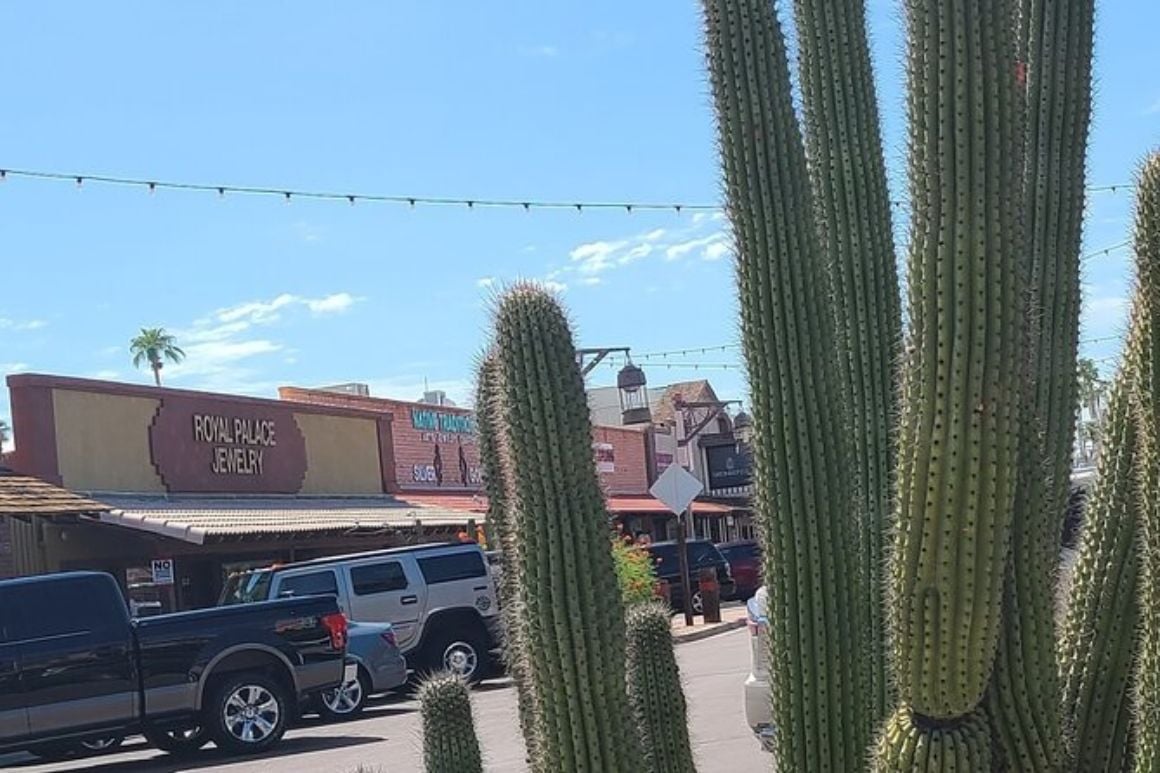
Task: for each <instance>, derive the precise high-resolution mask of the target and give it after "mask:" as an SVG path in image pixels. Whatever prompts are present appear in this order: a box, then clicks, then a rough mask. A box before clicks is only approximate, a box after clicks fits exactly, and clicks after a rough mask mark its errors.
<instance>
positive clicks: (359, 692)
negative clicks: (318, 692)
mask: <svg viewBox="0 0 1160 773" xmlns="http://www.w3.org/2000/svg"><path fill="white" fill-rule="evenodd" d="M362 699H363V688H362V682H361V681H360V680H358V679H352V680H350V681H349V682H347V683H346V684H344V685H342V686H341V687H336V688H335V689H333V690H327V691H326V692H324V693H322V702H323V703H325V704H326V708H328V709H329V710H330V711H332V712H333V713H335V714H350V713H351V712H353V711H354V710H355V709H357V708H358V707H359V705H360V704H361V703H362Z"/></svg>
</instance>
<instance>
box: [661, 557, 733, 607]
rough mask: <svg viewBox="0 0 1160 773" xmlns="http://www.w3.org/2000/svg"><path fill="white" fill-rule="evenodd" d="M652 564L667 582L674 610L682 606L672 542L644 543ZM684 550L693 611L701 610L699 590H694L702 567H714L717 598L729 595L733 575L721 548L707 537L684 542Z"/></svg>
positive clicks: (676, 561) (678, 568)
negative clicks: (719, 593) (687, 565)
mask: <svg viewBox="0 0 1160 773" xmlns="http://www.w3.org/2000/svg"><path fill="white" fill-rule="evenodd" d="M648 551H649V553H650V554H652V558H653V565H654V566H655V567H656V571H657V579H658V580H665V581H667V582H668V584H669V593H670V598H671V599H672V602H673V608H674V609H684V605H685V596H684V589H683V588H682V587H681V562H680V557H679V556H678V554H677V543H676V542H671V541H670V542H654V543H652V544H651V545H649V546H648ZM685 553H686V555H687V556H688V557H689V586H690V587H691V588H692V591H693V599H692V600H693V612H694V613H695V614H700V613H701V593H700V591H698V590H697V575H698V573H700V571H701V570H702V569H707V568H712V569H716V570H717V582H718V584H720V586H721V598H729V597H731V596H732V595H733V591H734V588H733V574H732V573H731V572H730V570H729V562H728V561H726V560H725V556H723V555H721V551H720V550H718V549H717V546H716V545H714V544H713V543H712V542H710V541H709V540H707V539H691V540H689V541H688V542H686V543H685Z"/></svg>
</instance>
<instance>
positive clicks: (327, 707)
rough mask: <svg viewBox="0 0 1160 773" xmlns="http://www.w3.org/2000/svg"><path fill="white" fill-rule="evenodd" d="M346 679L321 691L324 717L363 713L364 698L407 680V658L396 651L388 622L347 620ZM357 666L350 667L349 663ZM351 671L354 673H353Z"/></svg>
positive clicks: (392, 688) (320, 700) (321, 709)
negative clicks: (337, 685) (353, 668)
mask: <svg viewBox="0 0 1160 773" xmlns="http://www.w3.org/2000/svg"><path fill="white" fill-rule="evenodd" d="M347 637H348V639H347V646H346V658H347V661H346V662H347V674H348V676H350V678H348V679H347V681H345V682H344V683H343V684H342V685H341V686H340V687H336V688H335V689H333V690H327V691H326V692H324V693H323V694H322V696H321V698H320V699H319V702H318V706H317V708H318V713H319V714H320V715H321V716H322V718H323V719H327V720H332V721H337V720H344V719H352V718H354V717H357V716H358V715H359V714H361V713H362V710H363V709H364V708H365V707H366V704H367V700H368V699H369V698H370V697H371V696H374V695H381V694H382V693H385V692H387V691H389V690H394V689H395V688H398V687H402V686H403V685H404V684H406V682H407V659H406V658H404V657H403V654H402V653H401V652H400V651H399V645H398V643H397V642H396V641H395V632H394V629H393V628H392V627H391V624H390V623H356V622H354V621H351V622H349V623H348V624H347ZM352 665H353V666H355V667H356V668H357V670H352V669H351V666H352ZM352 671H353V676H352Z"/></svg>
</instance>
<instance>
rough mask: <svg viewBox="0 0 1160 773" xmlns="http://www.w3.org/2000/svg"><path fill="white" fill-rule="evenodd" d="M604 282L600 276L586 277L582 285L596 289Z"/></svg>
mask: <svg viewBox="0 0 1160 773" xmlns="http://www.w3.org/2000/svg"><path fill="white" fill-rule="evenodd" d="M603 281H604V280H603V279H601V278H600V277H598V276H586V277H582V278H581V279H580V284H582V285H585V286H587V287H594V286H595V285H598V284H600V283H601V282H603Z"/></svg>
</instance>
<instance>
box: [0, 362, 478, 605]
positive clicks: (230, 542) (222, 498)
mask: <svg viewBox="0 0 1160 773" xmlns="http://www.w3.org/2000/svg"><path fill="white" fill-rule="evenodd" d="M8 386H9V390H10V393H11V401H12V420H13V422H12V423H13V430H14V433H15V434H16V437H17V440H18V445H17V449H16V452H15V453H14V454H12V455H10V459H9V464H10V465H11V467H12V468H13V469H14V470H15V471H16V472H18V473H21V474H24V475H28V476H33V477H35V478H38V479H40V480H42V481H46V482H48V483H50V484H53V485H55V486H59V487H62V488H63V489H65V490H67V491H70V492H77V493H79V494H83V495H84V496H85V497H87V498H88V499H90V500H92V501H95V502H97V503H98V504H99V505H100V506H101V507H103V508H105V509H103V510H101V511H98V512H93V513H87V514H75V515H71V516H69V517H67V518H60V517H55V516H54V517H38V516H36V515H35V514H30V515H28V516H27V517H25V518H24V519H23V520H21V519H16V518H12V517H4V518H0V534H2V536H0V550H5V547H4V546H5V545H7V548H6V553H7V555H6V556H5V557H0V567H3V566H5V564H7V565H8V566H9V571H10V573H13V574H30V573H35V572H43V571H56V570H65V569H79V568H85V569H100V570H105V571H109V572H111V573H113V574H114V576H116V577H118V578H119V579H120V580H121V582H122V583H124V585H125V587H126V588H127V590H128V591H129V593H130V596H131V598H132V599H133V600H134V602H135V603H138V604H154V605H159V606H160V608H162V609H165V610H169V609H178V608H190V607H199V606H206V605H209V604H213V603H214V602H215V601H216V598H217V594H218V592H219V590H220V588H221V586H222V583H223V581H224V580H225V578H226V577H227V576H228V575H229V574H230V573H231V572H235V571H239V570H244V569H246V568H249V567H252V566H256V565H268V564H270V563H272V562H277V561H292V560H299V559H308V558H312V557H317V556H320V555H326V554H332V553H336V552H347V551H358V550H370V549H376V548H380V547H385V546H390V545H398V544H405V543H407V542H413V541H420V540H431V539H454V538H456V537H457V536H458V534H459V533H460V532H462V531H464V529H465V528H466V527H467V525H468V522H469V520H470V519H471V518H472V517H473V516H472V514H471V513H468V512H463V511H455V510H450V509H446V508H441V507H439V506H438V505H430V504H422V503H414V502H407V501H404V500H401V499H399V498H397V497H395V496H393V495H392V493H391V492H392V491H394V490H396V489H397V488H398V485H397V478H398V476H399V472H400V468H401V465H400V463H399V462H398V461H397V460H396V458H395V451H394V443H393V436H392V421H393V418H394V417H393V415H392V414H391V413H390V412H386V411H360V410H356V409H352V408H343V407H337V406H325V405H312V404H300V403H290V402H287V401H282V400H264V399H255V398H249V397H238V396H230V395H218V394H210V393H203V392H192V391H186V390H178V389H167V388H154V387H145V386H136V385H128V384H116V383H109V382H101V381H90V380H83V379H72V378H62V377H55V376H43V375H33V374H22V375H15V376H10V377H9V378H8ZM452 458H453V459H454V458H455V457H454V456H453V457H452ZM476 464H477V463H476ZM468 474H469V475H470V467H469V471H468Z"/></svg>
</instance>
